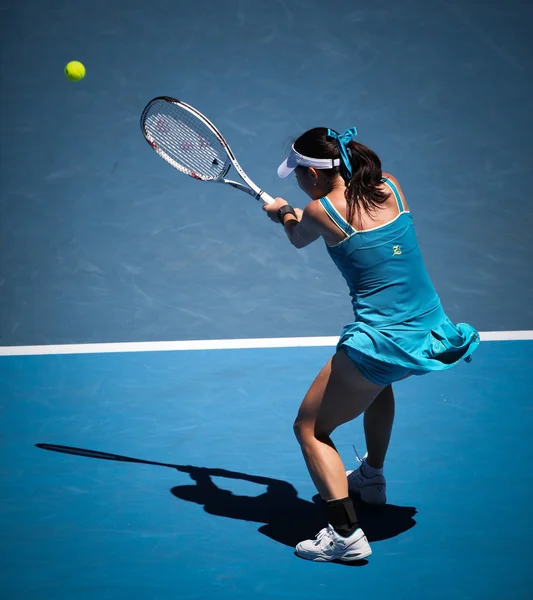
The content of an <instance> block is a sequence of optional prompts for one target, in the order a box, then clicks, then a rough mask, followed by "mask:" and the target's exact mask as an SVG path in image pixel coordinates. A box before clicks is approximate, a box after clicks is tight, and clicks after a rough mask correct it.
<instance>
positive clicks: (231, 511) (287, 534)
mask: <svg viewBox="0 0 533 600" xmlns="http://www.w3.org/2000/svg"><path fill="white" fill-rule="evenodd" d="M180 470H181V469H180ZM186 472H188V473H189V476H190V477H191V479H192V480H193V481H194V482H195V485H180V486H176V487H173V488H172V490H171V492H172V494H174V496H176V497H177V498H180V500H186V501H188V502H194V503H195V504H201V505H202V506H203V507H204V510H205V511H206V512H207V513H209V514H211V515H217V516H220V517H228V518H230V519H238V520H243V521H252V522H256V523H264V525H262V526H261V527H260V528H259V532H260V533H262V534H263V535H266V536H268V537H269V538H272V539H273V540H276V541H277V542H280V543H282V544H285V545H287V546H292V547H294V546H295V545H296V544H297V543H298V542H301V541H302V540H304V539H308V538H312V537H314V536H315V535H316V534H317V533H318V531H319V530H320V529H322V528H323V527H324V526H325V525H326V520H325V512H324V507H323V502H322V500H321V499H320V496H319V495H318V494H317V495H316V496H314V497H313V501H312V502H309V501H308V500H304V499H303V498H300V497H299V496H298V492H297V491H296V489H295V488H294V487H293V486H292V484H290V483H289V482H287V481H283V480H280V479H272V478H270V477H262V476H257V475H247V474H245V473H236V472H234V471H227V470H225V469H204V468H199V467H187V471H186ZM213 477H223V478H226V479H240V480H242V481H248V482H250V483H256V484H258V485H261V486H266V491H265V492H264V493H262V494H259V495H257V496H241V495H237V494H234V493H233V492H231V491H228V490H224V489H221V488H219V487H218V486H217V485H216V484H215V483H214V482H213ZM353 500H354V503H355V507H356V511H357V515H358V518H359V522H360V525H361V527H362V529H363V530H364V532H365V534H366V536H367V538H368V540H369V541H370V542H376V541H379V540H385V539H388V538H391V537H395V536H397V535H399V534H401V533H403V532H404V531H407V530H408V529H411V527H414V525H416V521H415V520H414V516H415V514H416V508H414V507H411V506H396V505H393V504H386V505H384V506H380V507H376V506H371V505H369V504H366V503H365V502H361V500H360V499H359V498H357V497H354V498H353Z"/></svg>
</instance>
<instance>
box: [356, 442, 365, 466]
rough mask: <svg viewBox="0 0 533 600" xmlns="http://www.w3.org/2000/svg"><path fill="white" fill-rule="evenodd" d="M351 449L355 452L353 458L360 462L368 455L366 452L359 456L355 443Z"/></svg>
mask: <svg viewBox="0 0 533 600" xmlns="http://www.w3.org/2000/svg"><path fill="white" fill-rule="evenodd" d="M353 450H354V452H355V458H356V459H357V460H358V461H359V462H360V463H361V464H363V462H364V461H365V459H366V457H367V456H368V452H367V453H366V454H365V455H364V456H363V458H361V457H360V456H359V454H358V453H357V448H356V447H355V445H354V446H353Z"/></svg>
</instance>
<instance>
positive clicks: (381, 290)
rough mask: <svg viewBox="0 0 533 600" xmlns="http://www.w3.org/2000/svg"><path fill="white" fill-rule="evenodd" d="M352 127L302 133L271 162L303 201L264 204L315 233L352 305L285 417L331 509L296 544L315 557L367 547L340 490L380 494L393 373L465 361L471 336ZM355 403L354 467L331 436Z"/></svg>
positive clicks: (300, 232)
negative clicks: (349, 317)
mask: <svg viewBox="0 0 533 600" xmlns="http://www.w3.org/2000/svg"><path fill="white" fill-rule="evenodd" d="M356 134H357V131H356V129H355V128H352V129H347V130H346V131H345V132H344V133H342V134H339V133H337V132H335V131H333V130H331V129H326V128H323V127H318V128H315V129H311V130H309V131H307V132H306V133H304V134H303V135H301V136H300V137H299V138H298V139H297V140H296V142H295V143H294V144H293V146H292V149H291V151H290V154H289V156H288V157H287V159H286V160H285V161H284V162H283V163H282V164H281V165H280V167H279V169H278V174H279V176H280V177H287V176H288V175H289V174H290V173H292V172H293V171H294V173H295V175H296V180H297V182H298V185H299V187H300V188H301V189H302V190H303V191H304V192H305V193H306V194H307V195H308V196H309V197H310V198H311V202H309V203H308V204H307V206H306V207H305V209H304V210H301V209H298V208H293V207H291V206H290V205H289V204H288V203H287V202H286V201H285V200H283V199H282V198H277V199H276V201H275V202H274V204H270V205H268V204H267V205H265V206H264V207H263V208H264V210H265V211H266V212H267V214H268V216H269V217H270V219H272V220H273V221H274V222H276V223H278V222H279V223H281V224H282V225H283V227H284V229H285V232H286V234H287V237H288V238H289V241H290V242H291V243H292V244H293V246H295V247H296V248H303V247H304V246H307V245H309V244H311V243H312V242H314V241H315V240H317V239H319V238H322V239H323V240H324V242H325V245H326V249H327V251H328V253H329V255H330V256H331V258H332V260H333V262H334V263H335V264H336V266H337V267H338V269H339V271H340V272H341V274H342V275H343V277H344V278H345V280H346V282H347V284H348V288H349V292H350V296H351V298H352V305H353V311H354V315H355V320H354V321H353V322H352V323H349V324H348V325H346V326H345V327H344V329H343V331H342V333H341V336H340V340H339V342H338V345H337V349H336V352H335V354H334V355H333V357H332V358H331V359H330V360H329V361H328V362H327V364H326V365H325V366H324V368H323V369H322V371H321V372H320V373H319V374H318V375H317V377H316V379H315V381H314V382H313V384H312V385H311V387H310V388H309V390H308V392H307V394H306V396H305V398H304V400H303V402H302V404H301V406H300V410H299V412H298V416H297V418H296V421H295V423H294V430H295V433H296V437H297V439H298V442H299V443H300V446H301V449H302V453H303V456H304V459H305V462H306V464H307V468H308V469H309V473H310V475H311V478H312V480H313V482H314V484H315V485H316V488H317V490H318V492H319V494H320V496H321V497H322V499H323V500H324V501H325V508H326V516H327V520H328V526H327V527H326V528H324V529H322V531H320V532H319V533H318V535H317V536H316V538H315V539H314V540H306V541H302V542H300V543H299V544H298V545H297V546H296V552H297V554H298V555H299V556H301V557H302V558H306V559H308V560H314V561H330V560H342V561H354V560H360V559H363V558H365V557H367V556H369V555H370V554H371V553H372V550H371V548H370V546H369V544H368V540H367V538H366V536H365V534H364V532H363V531H362V530H361V529H360V527H359V524H358V522H357V515H356V512H355V508H354V504H353V502H352V500H351V499H350V497H349V495H348V493H349V490H350V491H352V492H353V493H356V494H359V495H360V496H361V499H362V500H363V501H365V502H369V503H373V504H384V503H385V502H386V481H385V478H384V475H383V463H384V461H385V456H386V453H387V448H388V445H389V440H390V435H391V430H392V424H393V420H394V393H393V389H392V384H393V383H395V382H397V381H400V380H402V379H405V378H406V377H409V376H411V375H422V374H425V373H429V372H431V371H442V370H443V369H449V368H450V367H453V366H454V365H457V364H458V363H459V362H461V361H462V360H466V361H469V360H470V357H471V354H472V353H473V352H474V350H475V349H476V348H477V346H478V345H479V334H478V332H477V331H476V330H475V329H474V328H473V327H471V326H470V325H467V324H465V323H460V324H458V325H454V324H453V323H452V322H451V321H450V320H449V319H448V317H447V316H446V314H445V313H444V311H443V309H442V306H441V303H440V300H439V297H438V296H437V293H436V292H435V289H434V287H433V285H432V283H431V280H430V278H429V276H428V273H427V271H426V268H425V266H424V262H423V259H422V256H421V253H420V248H419V245H418V242H417V238H416V235H415V229H414V225H413V219H412V217H411V213H410V212H409V207H408V205H407V202H406V200H405V197H404V195H403V192H402V190H401V187H400V185H399V183H398V181H397V180H396V178H395V177H393V176H392V175H389V174H387V173H383V172H382V170H381V161H380V159H379V157H378V156H377V155H376V154H375V153H374V152H373V151H372V150H371V149H370V148H367V147H366V146H364V145H362V144H360V143H358V142H356V141H354V137H355V136H356ZM362 413H364V431H365V438H366V446H367V454H366V456H365V457H364V458H363V459H362V462H361V465H360V467H359V468H358V469H357V470H355V471H345V468H344V466H343V463H342V460H341V458H340V456H339V454H338V452H337V450H336V448H335V445H334V444H333V442H332V440H331V437H330V436H331V434H332V432H333V431H334V430H335V429H336V428H337V427H338V426H339V425H342V424H343V423H346V422H348V421H351V420H352V419H355V418H356V417H358V416H359V415H361V414H362Z"/></svg>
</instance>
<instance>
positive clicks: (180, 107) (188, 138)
mask: <svg viewBox="0 0 533 600" xmlns="http://www.w3.org/2000/svg"><path fill="white" fill-rule="evenodd" d="M141 128H142V132H143V134H144V137H145V138H146V141H147V142H148V143H149V144H150V146H152V148H153V149H154V150H155V151H156V152H157V153H158V154H159V156H160V157H161V158H163V159H164V160H166V161H167V162H168V163H169V164H171V165H172V166H173V167H174V168H176V169H178V171H181V172H182V173H185V174H186V175H189V176H191V177H194V178H195V179H199V180H201V181H217V182H219V183H227V184H229V185H231V186H233V187H234V188H237V189H238V190H241V191H243V192H246V193H247V194H250V195H251V196H253V197H254V198H256V199H257V200H261V201H262V202H264V203H265V204H270V203H271V202H274V198H272V197H271V196H269V195H268V194H267V193H266V192H263V190H261V189H260V188H259V187H257V186H256V185H255V183H253V181H252V180H251V179H250V178H249V177H248V176H247V175H246V173H245V172H244V171H243V170H242V167H241V166H240V165H239V163H238V162H237V159H236V158H235V155H234V154H233V152H232V151H231V148H230V147H229V144H228V143H227V142H226V140H225V139H224V137H223V136H222V134H221V133H220V131H218V129H217V128H216V127H215V126H214V125H213V123H211V121H209V119H207V118H206V117H204V115H202V113H201V112H199V111H197V110H196V109H195V108H193V107H192V106H189V105H188V104H185V102H181V101H180V100H175V99H174V98H169V97H167V96H160V97H158V98H154V99H153V100H151V101H150V102H149V103H148V104H147V106H146V108H145V109H144V111H143V113H142V116H141ZM231 165H233V166H234V167H235V169H236V171H237V173H238V174H239V175H240V176H241V179H242V180H243V181H244V184H243V183H238V182H237V181H231V180H230V179H225V176H226V175H227V173H228V171H229V169H230V168H231Z"/></svg>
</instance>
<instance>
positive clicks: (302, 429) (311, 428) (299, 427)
mask: <svg viewBox="0 0 533 600" xmlns="http://www.w3.org/2000/svg"><path fill="white" fill-rule="evenodd" d="M292 429H293V431H294V435H295V436H296V439H297V440H298V442H299V444H300V445H303V444H305V443H307V442H310V441H314V440H319V441H324V440H327V439H328V438H329V436H330V434H331V431H330V430H329V429H328V428H326V427H320V426H319V424H318V423H316V422H314V421H313V422H311V421H308V420H307V419H301V418H300V417H296V420H295V421H294V423H293V425H292Z"/></svg>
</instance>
